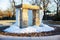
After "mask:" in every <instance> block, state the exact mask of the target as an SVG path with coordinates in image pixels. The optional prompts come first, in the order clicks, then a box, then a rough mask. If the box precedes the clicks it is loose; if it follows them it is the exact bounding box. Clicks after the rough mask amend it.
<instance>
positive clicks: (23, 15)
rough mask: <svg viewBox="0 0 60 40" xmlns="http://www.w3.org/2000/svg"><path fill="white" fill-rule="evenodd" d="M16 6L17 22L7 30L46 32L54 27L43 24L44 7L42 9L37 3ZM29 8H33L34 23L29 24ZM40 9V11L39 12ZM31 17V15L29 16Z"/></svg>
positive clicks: (11, 31)
mask: <svg viewBox="0 0 60 40" xmlns="http://www.w3.org/2000/svg"><path fill="white" fill-rule="evenodd" d="M15 7H16V11H17V12H16V23H15V24H13V25H11V26H10V27H9V28H7V29H5V30H4V31H5V32H9V33H33V32H46V31H52V30H54V28H52V27H50V26H48V25H46V24H43V23H42V18H43V13H42V11H43V9H40V7H39V6H37V5H30V4H22V5H17V6H15ZM28 10H32V12H33V13H32V15H33V17H32V20H31V19H30V21H32V25H29V23H28V22H29V19H28ZM38 10H39V12H38ZM29 17H31V16H29Z"/></svg>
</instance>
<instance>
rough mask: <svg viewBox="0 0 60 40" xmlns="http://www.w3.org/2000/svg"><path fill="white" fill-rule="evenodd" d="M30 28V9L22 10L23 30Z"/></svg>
mask: <svg viewBox="0 0 60 40" xmlns="http://www.w3.org/2000/svg"><path fill="white" fill-rule="evenodd" d="M27 26H28V9H22V28H24V27H27Z"/></svg>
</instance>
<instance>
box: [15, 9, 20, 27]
mask: <svg viewBox="0 0 60 40" xmlns="http://www.w3.org/2000/svg"><path fill="white" fill-rule="evenodd" d="M16 11H17V12H16V25H17V26H18V27H20V10H19V9H16Z"/></svg>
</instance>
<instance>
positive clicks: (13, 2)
mask: <svg viewBox="0 0 60 40" xmlns="http://www.w3.org/2000/svg"><path fill="white" fill-rule="evenodd" d="M10 3H11V7H12V12H13V17H14V16H15V13H16V12H15V1H14V0H10Z"/></svg>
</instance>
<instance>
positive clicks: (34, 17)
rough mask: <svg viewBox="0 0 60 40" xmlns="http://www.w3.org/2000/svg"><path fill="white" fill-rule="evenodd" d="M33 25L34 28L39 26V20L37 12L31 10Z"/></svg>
mask: <svg viewBox="0 0 60 40" xmlns="http://www.w3.org/2000/svg"><path fill="white" fill-rule="evenodd" d="M33 25H36V26H39V25H40V18H39V13H38V12H37V10H33Z"/></svg>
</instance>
